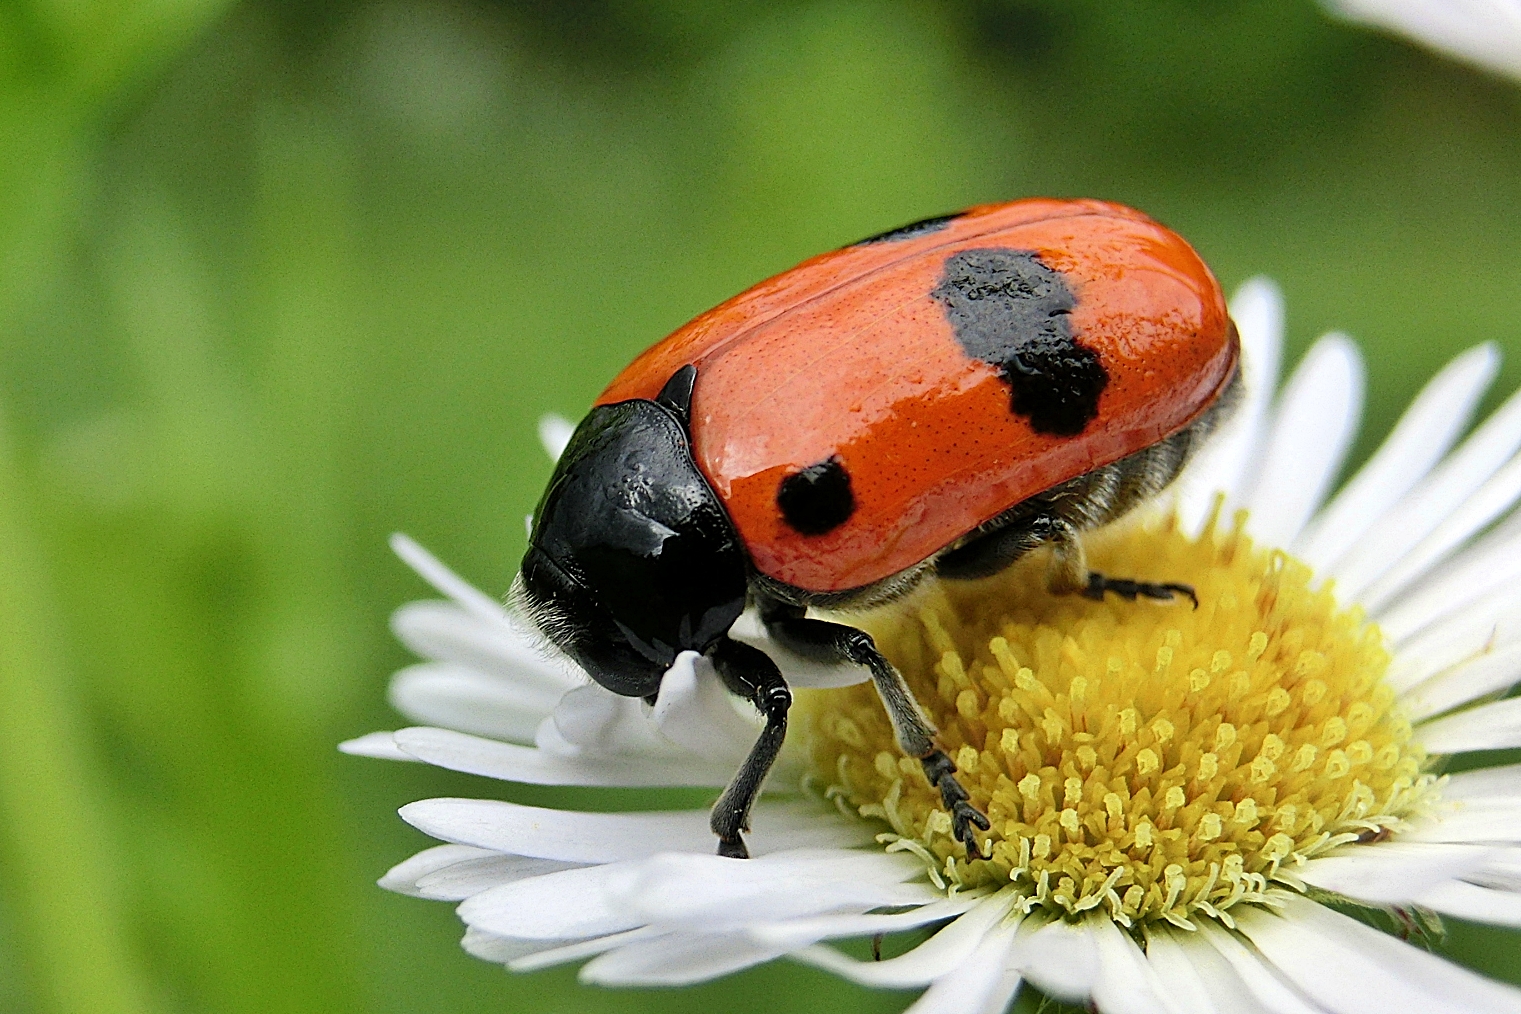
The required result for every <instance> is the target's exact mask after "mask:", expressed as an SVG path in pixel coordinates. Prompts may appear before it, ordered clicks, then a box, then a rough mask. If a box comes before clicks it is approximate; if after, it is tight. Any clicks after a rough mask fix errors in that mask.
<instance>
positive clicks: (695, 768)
mask: <svg viewBox="0 0 1521 1014" xmlns="http://www.w3.org/2000/svg"><path fill="white" fill-rule="evenodd" d="M394 736H395V738H396V744H397V746H399V747H400V748H401V749H402V750H403V751H405V752H406V753H408V754H410V755H411V756H413V757H415V758H417V759H418V760H420V761H425V762H426V763H428V764H433V765H436V766H438V767H441V768H447V769H448V770H450V771H463V772H464V773H465V774H471V775H484V776H485V777H487V778H500V779H502V780H504V781H509V782H525V783H527V784H529V785H618V786H648V785H671V786H676V785H700V786H709V787H715V788H719V787H722V786H724V785H727V784H728V782H729V778H730V776H731V775H732V774H733V772H732V771H728V770H724V769H722V768H719V767H715V766H713V765H711V764H705V763H702V762H701V761H698V760H695V759H693V760H683V759H679V758H678V759H665V758H656V757H652V758H643V757H638V756H628V757H557V756H555V755H553V754H549V753H545V752H544V751H543V750H536V749H534V748H532V747H526V746H518V745H517V744H515V743H499V742H497V741H495V740H490V739H482V738H480V737H479V736H469V735H466V734H465V733H462V732H451V731H449V730H448V729H430V728H427V727H426V726H419V727H416V728H411V729H402V730H400V731H398V732H396V733H394Z"/></svg>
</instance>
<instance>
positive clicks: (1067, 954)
mask: <svg viewBox="0 0 1521 1014" xmlns="http://www.w3.org/2000/svg"><path fill="white" fill-rule="evenodd" d="M952 925H955V924H954V923H952ZM1013 961H1014V967H1016V968H1017V969H1019V971H1021V972H1023V973H1024V977H1025V979H1026V981H1028V982H1029V983H1030V984H1031V985H1033V986H1035V987H1036V988H1037V989H1039V990H1041V992H1043V993H1046V994H1049V995H1050V996H1051V997H1053V998H1054V999H1057V1000H1062V1001H1065V1002H1067V1003H1074V1004H1075V1003H1083V1002H1085V1001H1086V1000H1087V999H1088V997H1090V996H1091V995H1092V994H1093V987H1094V984H1095V983H1096V982H1097V981H1098V978H1099V975H1100V969H1099V950H1098V943H1097V942H1096V941H1095V940H1094V939H1093V934H1092V933H1091V932H1089V930H1088V926H1087V924H1085V923H1078V924H1073V923H1068V922H1064V921H1063V920H1061V919H1054V920H1051V921H1049V922H1045V923H1041V922H1040V921H1039V920H1037V919H1026V920H1025V921H1024V922H1023V923H1021V924H1020V929H1019V937H1018V939H1017V940H1016V941H1015V943H1014V958H1013Z"/></svg>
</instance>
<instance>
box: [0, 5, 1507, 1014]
mask: <svg viewBox="0 0 1521 1014" xmlns="http://www.w3.org/2000/svg"><path fill="white" fill-rule="evenodd" d="M1518 127H1521V90H1518V89H1517V88H1516V87H1514V86H1513V85H1511V84H1509V83H1507V82H1504V81H1501V80H1499V79H1495V78H1491V77H1487V76H1485V75H1483V74H1481V73H1479V72H1475V71H1471V70H1468V69H1466V68H1464V67H1462V66H1460V65H1457V64H1454V63H1450V62H1447V61H1445V60H1443V59H1441V58H1439V57H1436V56H1433V55H1430V54H1427V53H1425V52H1422V51H1420V50H1418V49H1416V48H1414V47H1411V46H1408V45H1406V44H1404V43H1402V42H1398V41H1395V40H1393V39H1389V38H1385V37H1381V36H1377V35H1373V34H1369V33H1366V32H1363V31H1361V30H1358V29H1356V28H1353V27H1350V26H1346V25H1343V24H1339V23H1336V22H1334V21H1332V20H1330V19H1328V18H1327V17H1325V16H1324V14H1323V13H1322V12H1321V11H1320V10H1319V9H1318V8H1316V7H1315V6H1314V5H1313V4H1312V3H1310V2H1307V0H1303V2H1301V0H1295V2H1290V0H1282V2H1267V0H1207V2H1205V0H1150V2H1140V0H1063V2H1056V0H950V2H945V3H938V4H932V3H906V2H905V3H888V2H883V3H869V2H861V3H856V2H834V0H828V2H809V0H794V2H783V3H769V4H768V3H760V2H757V0H731V2H729V3H724V4H711V3H700V2H696V0H579V2H562V3H535V2H528V0H502V2H496V3H487V2H480V3H473V4H472V3H469V2H460V3H421V2H410V3H409V2H403V0H397V2H360V0H342V2H338V3H329V4H312V3H304V2H298V0H255V2H249V3H243V4H231V3H224V2H221V0H140V2H133V0H114V2H112V0H97V2H90V0H78V2H64V0H56V2H54V0H7V2H5V3H4V4H0V1011H5V1012H22V1014H30V1012H37V1014H43V1012H55V1011H58V1012H65V1011H66V1012H90V1014H95V1012H100V1014H115V1012H122V1014H144V1012H166V1014H167V1012H202V1011H204V1012H223V1011H226V1012H237V1011H258V1012H263V1014H270V1012H280V1011H302V1012H310V1011H373V1012H422V1011H449V1012H471V1011H513V1012H537V1011H545V1012H548V1011H612V1010H636V1009H649V1010H670V1011H693V1012H696V1011H708V1010H720V1009H721V1010H724V1011H728V1012H733V1014H741V1012H749V1011H754V1012H762V1011H765V1012H777V1014H780V1012H784V1011H803V1010H824V1009H827V1010H831V1011H850V1010H861V1011H890V1010H899V1009H901V1008H902V1007H903V1006H905V1005H906V1003H907V1001H908V997H907V996H905V995H903V994H892V993H871V992H867V991H864V990H858V989H856V988H854V987H849V986H846V985H844V984H841V983H838V982H835V981H834V980H831V979H829V978H827V977H825V976H823V975H820V974H816V973H813V972H811V971H805V970H802V969H799V968H795V967H792V966H789V965H786V964H778V965H775V966H772V967H768V968H764V969H760V970H757V971H754V972H751V973H748V974H745V975H741V976H737V977H734V978H732V979H730V980H726V981H724V982H721V983H717V984H712V985H708V986H704V987H701V988H696V989H691V990H685V991H679V992H670V991H657V992H649V993H630V992H623V993H617V992H607V991H601V990H594V989H588V988H583V987H580V986H577V985H575V983H574V974H573V971H571V970H561V971H555V972H547V973H541V974H537V975H533V976H519V977H513V976H509V975H506V974H504V973H503V972H502V971H501V969H499V968H497V967H495V966H490V965H486V964H483V963H480V962H477V961H475V960H473V959H471V958H468V957H466V956H465V955H464V954H463V952H461V951H460V950H459V949H458V948H457V945H456V940H457V938H458V936H459V926H458V924H457V922H456V921H455V919H454V916H453V914H452V912H451V911H450V909H449V907H448V906H446V905H440V904H436V903H426V902H421V901H416V900H412V899H407V898H401V897H396V896H391V895H388V894H385V893H384V892H382V891H380V890H378V889H377V888H375V887H374V886H373V881H374V878H375V877H376V876H378V875H379V874H380V873H381V872H383V871H384V870H385V869H386V868H387V867H388V866H389V865H391V864H392V863H394V862H397V861H399V860H401V859H402V858H404V857H406V856H407V855H409V854H411V853H412V852H414V851H416V850H417V849H418V848H420V847H422V846H424V845H425V844H427V842H426V840H425V839H423V837H422V836H421V835H420V834H418V833H416V832H413V831H412V830H410V829H409V828H407V827H406V826H404V825H403V824H402V823H401V822H400V821H399V820H398V819H397V818H396V817H395V816H394V810H395V808H396V807H397V806H399V805H400V804H402V803H404V802H407V801H409V800H411V799H415V798H419V797H423V796H428V795H445V794H462V795H468V794H483V793H498V794H501V795H503V796H506V797H508V798H513V799H518V800H522V801H529V802H536V803H546V802H547V803H557V802H558V803H561V804H565V803H567V802H570V803H575V804H577V805H587V806H598V805H600V806H608V805H620V800H618V799H617V798H613V799H608V798H607V797H604V796H596V795H593V794H588V793H581V794H576V795H572V794H566V793H555V792H552V791H547V790H531V789H522V788H516V787H512V786H502V785H498V784H492V783H486V782H482V781H477V780H473V779H469V778H466V777H463V776H451V775H448V774H446V773H443V772H440V771H436V770H430V769H424V768H422V767H421V766H408V765H388V764H383V763H380V762H377V761H368V760H363V759H358V758H352V757H343V756H340V755H339V754H337V753H336V752H335V750H334V744H335V743H336V742H337V741H338V740H340V739H343V738H347V737H351V736H355V735H358V734H360V733H363V732H366V731H369V730H371V729H376V728H391V727H394V726H395V725H396V724H397V720H396V718H395V716H393V715H392V714H390V713H389V712H388V710H387V708H386V706H385V703H384V697H383V694H384V686H385V683H386V678H387V676H388V674H389V673H390V672H391V671H392V670H393V669H395V668H396V667H398V666H399V665H401V664H403V663H404V662H405V661H406V660H407V659H406V654H405V652H404V651H403V650H402V649H401V648H400V647H398V646H397V645H396V644H394V643H393V642H392V641H391V639H390V638H389V636H388V634H387V632H386V617H387V614H388V613H389V611H390V610H391V609H392V608H393V607H394V606H396V605H397V604H399V603H401V602H402V601H404V600H406V599H408V598H411V597H418V596H419V595H421V594H423V593H424V589H423V588H422V586H421V584H420V582H419V581H417V580H416V579H415V578H414V577H412V576H411V575H410V574H409V573H408V572H407V571H406V570H405V569H404V568H403V567H402V566H401V565H399V564H398V563H397V562H396V561H395V560H393V559H392V558H391V557H390V555H389V553H388V551H387V549H386V544H385V537H386V535H387V534H388V533H390V532H391V531H393V530H397V529H401V530H405V531H407V532H409V533H411V534H412V535H414V536H416V537H417V538H418V539H420V540H421V541H422V542H423V543H425V544H426V545H428V546H430V547H431V548H432V549H433V550H435V551H436V552H438V553H439V554H440V555H441V556H442V557H443V558H444V559H446V560H448V561H451V562H452V563H453V564H455V565H456V566H457V567H458V568H459V569H460V570H461V571H462V572H463V573H464V574H465V575H467V576H468V577H470V578H472V579H473V580H475V581H477V582H478V583H479V584H480V585H481V586H482V587H484V588H486V589H489V590H491V591H492V592H501V591H502V590H504V589H505V588H506V586H507V584H508V581H509V578H510V575H511V573H512V570H513V568H514V565H515V562H516V560H517V558H518V555H519V553H520V552H521V550H522V547H523V538H524V537H523V527H522V517H523V515H524V513H526V512H527V511H528V510H529V509H531V507H532V505H533V503H534V501H535V500H536V497H537V494H538V491H539V488H540V485H541V483H542V482H543V481H544V479H545V478H546V475H547V471H548V464H547V462H546V460H545V459H544V457H543V454H542V452H541V451H540V450H539V447H538V445H537V442H536V440H535V439H534V437H533V430H534V423H535V420H536V419H537V418H538V416H539V415H540V414H541V413H543V412H546V411H558V412H561V413H563V414H565V415H568V416H571V417H573V418H574V417H576V416H578V415H579V414H580V413H581V412H582V411H583V410H584V407H585V406H586V405H587V404H588V403H589V401H590V399H591V398H592V397H593V396H594V395H595V393H596V392H597V391H598V390H599V389H600V388H601V386H602V385H603V384H604V383H605V381H606V380H607V379H608V378H610V377H611V376H612V374H613V373H614V372H615V371H616V370H617V368H618V367H619V366H621V365H622V364H623V363H624V362H625V361H626V360H628V359H629V358H630V357H631V356H632V355H633V354H634V353H635V352H636V351H638V350H639V349H641V348H642V347H644V346H645V345H647V344H649V343H650V342H652V341H653V340H655V339H657V338H658V337H660V336H661V335H663V334H664V333H666V332H667V331H669V330H670V329H672V328H673V327H675V326H676V325H678V324H680V323H681V322H682V321H684V320H685V319H687V318H688V317H690V316H691V315H692V314H694V313H696V312H697V311H699V310H702V309H704V308H706V307H707V306H709V305H711V304H713V303H714V302H716V301H718V300H720V299H721V298H723V297H725V296H727V295H730V294H731V293H733V292H735V291H737V290H739V289H740V288H742V287H744V286H745V285H747V284H749V283H751V282H753V281H755V280H757V279H759V278H761V277H763V276H765V275H767V274H770V273H772V272H775V271H777V270H779V269H782V268H785V267H787V266H789V265H790V264H792V263H794V262H795V261H797V260H800V259H801V258H803V257H805V256H807V255H810V254H812V253H815V252H817V251H819V250H822V249H825V248H829V247H834V246H838V245H841V244H843V243H846V242H848V241H850V240H853V239H855V238H857V237H859V236H862V235H865V234H868V233H873V232H877V231H880V230H882V229H885V228H888V227H890V226H894V225H897V224H900V223H902V222H905V221H909V220H912V219H916V218H920V217H923V216H926V215H930V214H935V213H940V212H944V211H947V210H949V209H954V208H957V207H960V206H963V205H967V204H971V203H975V202H982V201H994V200H1003V199H1007V198H1010V197H1014V196H1018V195H1028V194H1056V195H1092V196H1099V197H1106V198H1111V199H1116V200H1120V201H1125V202H1128V203H1131V204H1134V205H1137V206H1139V207H1141V208H1143V209H1146V210H1147V211H1149V212H1151V213H1152V214H1154V215H1156V216H1158V217H1159V218H1161V219H1162V220H1164V221H1166V222H1168V223H1169V224H1170V225H1172V226H1173V227H1175V228H1176V229H1178V230H1179V231H1180V232H1182V233H1183V234H1184V235H1186V236H1188V237H1189V238H1190V239H1191V240H1192V241H1193V242H1194V243H1195V244H1196V245H1197V246H1198V248H1199V249H1200V250H1201V252H1202V253H1203V254H1204V256H1205V258H1206V259H1207V260H1208V261H1209V262H1210V263H1211V264H1212V265H1213V266H1214V268H1215V270H1216V271H1217V272H1218V274H1219V275H1220V277H1221V279H1222V281H1224V282H1225V283H1226V285H1227V286H1228V287H1234V286H1235V285H1236V284H1238V283H1239V282H1241V281H1242V280H1243V279H1245V278H1247V277H1249V276H1250V275H1252V274H1255V273H1259V272H1265V273H1268V274H1270V275H1272V276H1274V277H1275V278H1277V279H1278V280H1279V282H1280V283H1281V284H1282V285H1283V288H1284V290H1285V293H1286V295H1287V300H1288V313H1289V318H1288V320H1289V343H1290V358H1291V359H1292V358H1294V357H1297V355H1298V354H1299V353H1300V352H1301V351H1302V350H1303V348H1304V347H1305V346H1306V344H1307V343H1308V342H1309V341H1310V340H1312V339H1313V338H1314V337H1315V336H1316V335H1318V334H1319V333H1320V332H1322V331H1324V330H1326V329H1329V328H1333V327H1335V328H1345V329H1346V330H1348V331H1350V332H1351V333H1352V334H1353V335H1354V336H1356V338H1357V339H1358V340H1359V341H1360V342H1361V343H1362V345H1363V348H1364V349H1365V350H1366V352H1367V354H1368V357H1369V367H1370V374H1371V393H1370V399H1369V403H1370V413H1369V421H1368V423H1367V425H1366V427H1365V430H1364V433H1363V436H1362V438H1361V440H1360V442H1359V444H1358V448H1357V452H1356V455H1357V456H1362V455H1364V454H1366V453H1367V452H1368V450H1369V449H1370V448H1371V446H1373V443H1374V441H1376V439H1377V438H1378V437H1379V436H1381V435H1382V433H1383V432H1385V431H1386V429H1387V427H1388V426H1389V424H1390V422H1391V421H1392V419H1393V417H1394V414H1395V413H1396V412H1397V411H1398V408H1399V406H1400V405H1401V404H1402V403H1403V402H1404V401H1405V400H1406V399H1407V398H1408V397H1409V396H1410V395H1411V394H1412V393H1413V392H1414V391H1415V390H1416V389H1417V388H1418V387H1419V385H1420V384H1421V383H1422V381H1423V380H1424V378H1425V377H1427V376H1428V375H1429V374H1430V373H1431V372H1432V371H1433V370H1434V369H1435V368H1436V367H1437V366H1438V365H1439V364H1440V363H1441V362H1443V361H1444V360H1445V359H1447V358H1448V357H1449V356H1451V355H1452V354H1453V353H1454V352H1456V351H1457V350H1459V349H1461V348H1464V347H1466V346H1468V345H1471V344H1473V343H1475V342H1477V341H1480V340H1486V339H1487V340H1494V341H1496V342H1498V343H1500V344H1501V345H1502V346H1503V347H1504V348H1505V349H1506V350H1507V351H1508V352H1509V353H1510V354H1511V360H1512V362H1511V363H1510V364H1508V365H1507V366H1506V367H1505V371H1504V373H1503V374H1502V378H1501V382H1500V384H1499V385H1498V386H1497V391H1508V390H1510V389H1511V388H1513V387H1514V386H1515V385H1516V382H1517V379H1518V378H1521V370H1518V368H1517V365H1516V364H1515V362H1514V361H1515V359H1516V358H1517V355H1516V354H1517V353H1521V300H1518V298H1517V297H1518V285H1517V283H1518V280H1521V228H1518V226H1521V130H1518ZM1495 400H1496V399H1495V397H1494V396H1492V397H1491V399H1490V402H1489V404H1493V403H1494V401H1495ZM1518 944H1521V941H1518V940H1517V938H1516V937H1515V936H1513V935H1510V934H1507V933H1505V932H1502V931H1480V930H1476V929H1473V928H1471V927H1465V926H1462V925H1459V924H1453V925H1452V932H1451V935H1450V937H1449V938H1448V940H1447V941H1446V943H1445V944H1443V945H1442V947H1443V949H1445V950H1446V951H1447V952H1448V953H1451V954H1453V955H1454V956H1455V957H1456V958H1457V959H1458V960H1461V961H1463V962H1465V963H1467V964H1469V965H1471V966H1473V967H1476V968H1479V969H1482V970H1484V971H1485V972H1487V973H1489V974H1491V975H1497V976H1501V977H1504V978H1509V979H1512V980H1521V962H1518V961H1517V957H1518V955H1521V946H1518ZM1025 1002H1026V1003H1027V1004H1029V1003H1031V1001H1025ZM1032 1009H1033V1007H1032Z"/></svg>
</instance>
